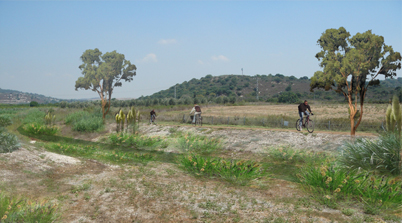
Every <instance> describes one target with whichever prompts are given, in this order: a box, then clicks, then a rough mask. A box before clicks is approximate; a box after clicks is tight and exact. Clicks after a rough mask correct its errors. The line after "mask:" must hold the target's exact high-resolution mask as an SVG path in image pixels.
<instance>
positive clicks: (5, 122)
mask: <svg viewBox="0 0 402 223" xmlns="http://www.w3.org/2000/svg"><path fill="white" fill-rule="evenodd" d="M12 123H13V122H12V121H11V116H10V115H0V128H1V127H6V126H9V125H11V124H12Z"/></svg>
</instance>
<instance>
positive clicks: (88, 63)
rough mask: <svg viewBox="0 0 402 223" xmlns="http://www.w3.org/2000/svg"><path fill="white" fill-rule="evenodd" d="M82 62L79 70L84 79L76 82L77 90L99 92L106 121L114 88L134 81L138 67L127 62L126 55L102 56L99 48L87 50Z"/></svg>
mask: <svg viewBox="0 0 402 223" xmlns="http://www.w3.org/2000/svg"><path fill="white" fill-rule="evenodd" d="M81 60H82V64H81V65H80V66H79V68H80V70H81V71H82V75H84V77H79V78H78V80H77V81H76V82H75V90H78V89H85V90H88V89H90V90H92V91H95V92H97V93H98V95H99V97H100V98H101V101H102V113H103V120H105V116H106V114H107V113H108V112H109V109H110V100H111V98H112V93H113V89H114V87H121V86H122V81H126V82H130V81H132V80H133V77H134V76H135V75H136V70H137V67H136V66H135V65H134V64H131V63H130V61H128V60H126V59H125V58H124V54H120V53H117V52H116V51H113V52H108V53H105V54H103V55H102V52H100V51H99V49H97V48H96V49H94V50H86V51H85V52H84V53H83V54H82V56H81ZM106 106H107V109H106Z"/></svg>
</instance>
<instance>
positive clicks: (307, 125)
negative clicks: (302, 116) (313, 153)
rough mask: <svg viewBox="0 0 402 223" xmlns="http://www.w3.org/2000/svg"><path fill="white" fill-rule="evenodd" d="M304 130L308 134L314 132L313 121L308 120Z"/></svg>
mask: <svg viewBox="0 0 402 223" xmlns="http://www.w3.org/2000/svg"><path fill="white" fill-rule="evenodd" d="M306 128H307V131H308V132H309V133H313V132H314V121H313V120H311V119H310V120H308V122H307V123H306Z"/></svg>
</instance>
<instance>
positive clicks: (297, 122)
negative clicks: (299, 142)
mask: <svg viewBox="0 0 402 223" xmlns="http://www.w3.org/2000/svg"><path fill="white" fill-rule="evenodd" d="M296 130H297V131H300V119H297V121H296Z"/></svg>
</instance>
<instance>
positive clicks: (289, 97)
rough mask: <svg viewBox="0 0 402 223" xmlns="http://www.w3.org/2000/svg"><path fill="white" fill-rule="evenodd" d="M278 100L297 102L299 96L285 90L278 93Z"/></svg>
mask: <svg viewBox="0 0 402 223" xmlns="http://www.w3.org/2000/svg"><path fill="white" fill-rule="evenodd" d="M278 101H279V102H281V103H297V102H298V101H299V97H297V94H295V93H293V92H291V91H286V92H282V93H281V94H280V95H279V97H278Z"/></svg>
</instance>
